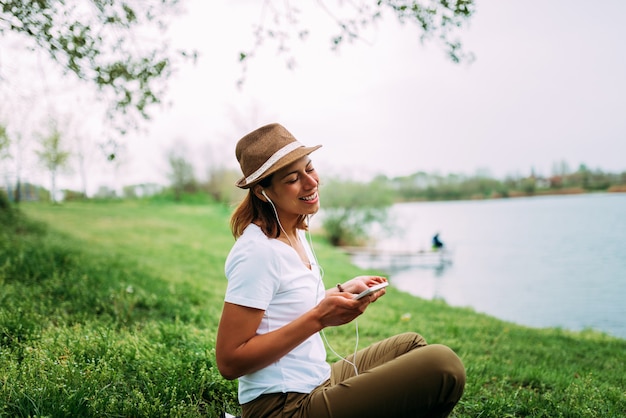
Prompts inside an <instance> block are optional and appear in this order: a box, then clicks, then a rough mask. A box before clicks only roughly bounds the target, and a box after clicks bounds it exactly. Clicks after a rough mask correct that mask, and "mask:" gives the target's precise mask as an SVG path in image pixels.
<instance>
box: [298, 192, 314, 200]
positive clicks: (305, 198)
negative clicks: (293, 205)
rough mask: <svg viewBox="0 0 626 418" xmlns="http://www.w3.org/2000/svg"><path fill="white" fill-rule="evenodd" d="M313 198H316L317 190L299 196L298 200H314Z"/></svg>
mask: <svg viewBox="0 0 626 418" xmlns="http://www.w3.org/2000/svg"><path fill="white" fill-rule="evenodd" d="M315 199H317V192H315V193H313V194H312V195H309V196H304V197H301V198H300V200H304V201H305V202H310V201H311V200H315Z"/></svg>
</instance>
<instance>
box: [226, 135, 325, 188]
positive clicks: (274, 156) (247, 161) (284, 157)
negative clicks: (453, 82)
mask: <svg viewBox="0 0 626 418" xmlns="http://www.w3.org/2000/svg"><path fill="white" fill-rule="evenodd" d="M320 147H321V145H316V146H314V147H305V146H304V145H302V144H301V143H300V142H298V140H297V139H296V138H294V136H293V135H292V134H291V133H290V132H289V131H288V130H287V129H285V127H284V126H282V125H280V124H278V123H271V124H269V125H265V126H262V127H260V128H258V129H256V130H254V131H252V132H250V133H249V134H247V135H246V136H244V137H243V138H241V139H240V140H239V142H237V147H236V148H235V156H236V157H237V161H239V165H240V166H241V171H242V173H243V177H242V178H241V179H239V180H238V181H237V183H235V184H236V185H237V187H240V188H242V189H248V188H250V187H252V186H254V185H255V184H256V183H258V182H259V181H261V180H263V179H264V178H266V177H267V176H269V175H271V174H274V173H275V172H277V171H278V170H280V169H281V168H283V167H286V166H288V165H289V164H291V163H293V162H294V161H296V160H297V159H299V158H301V157H304V156H305V155H308V154H310V153H312V152H313V151H315V150H316V149H318V148H320Z"/></svg>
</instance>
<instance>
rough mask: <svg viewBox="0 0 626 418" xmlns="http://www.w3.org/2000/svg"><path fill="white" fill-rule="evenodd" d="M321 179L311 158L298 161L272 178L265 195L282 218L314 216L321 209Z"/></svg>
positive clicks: (306, 157) (305, 157)
mask: <svg viewBox="0 0 626 418" xmlns="http://www.w3.org/2000/svg"><path fill="white" fill-rule="evenodd" d="M319 181H320V180H319V177H318V175H317V172H316V171H315V168H314V167H313V162H312V161H311V159H310V158H309V156H308V155H307V156H304V157H302V158H300V159H299V160H296V161H295V162H293V163H292V164H290V165H288V166H287V167H285V168H283V169H281V170H279V171H277V172H276V173H274V175H273V176H272V184H271V185H270V187H268V188H266V189H265V193H266V194H267V195H268V196H269V198H270V199H272V202H274V205H275V206H276V210H277V211H278V212H279V213H280V215H281V218H283V217H284V216H290V215H293V216H294V217H295V216H298V215H313V214H314V213H316V212H317V211H318V210H319V208H320V199H319V195H318V189H317V186H318V184H319Z"/></svg>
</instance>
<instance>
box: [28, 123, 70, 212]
mask: <svg viewBox="0 0 626 418" xmlns="http://www.w3.org/2000/svg"><path fill="white" fill-rule="evenodd" d="M36 153H37V156H38V157H39V160H40V161H41V163H42V164H43V165H44V167H45V168H46V169H47V170H48V171H49V172H50V199H51V200H52V202H53V203H55V202H56V191H57V190H56V177H57V173H58V171H59V170H61V169H63V168H65V167H66V165H67V162H68V159H69V158H70V153H69V151H66V150H64V149H63V148H62V137H61V132H60V131H59V129H58V127H57V125H56V123H54V122H51V123H50V132H49V133H48V134H47V135H44V136H42V137H41V149H40V150H37V151H36Z"/></svg>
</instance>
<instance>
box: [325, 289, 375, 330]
mask: <svg viewBox="0 0 626 418" xmlns="http://www.w3.org/2000/svg"><path fill="white" fill-rule="evenodd" d="M371 301H372V299H370V298H368V297H364V298H362V299H359V300H356V299H354V294H352V293H349V292H335V293H332V294H330V295H328V296H326V297H325V298H324V299H322V301H321V302H320V303H319V304H318V305H317V306H316V307H315V308H313V310H314V311H316V316H317V318H318V320H319V321H320V324H321V326H322V328H326V327H333V326H339V325H344V324H347V323H348V322H351V321H352V320H354V319H355V318H356V317H357V316H359V315H361V314H362V313H363V312H365V309H367V306H368V305H369V304H370V303H371Z"/></svg>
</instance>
